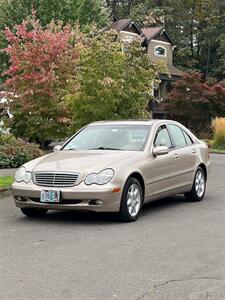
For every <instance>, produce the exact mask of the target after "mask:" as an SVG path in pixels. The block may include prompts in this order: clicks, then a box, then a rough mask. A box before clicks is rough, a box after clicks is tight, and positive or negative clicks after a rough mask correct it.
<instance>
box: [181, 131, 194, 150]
mask: <svg viewBox="0 0 225 300" xmlns="http://www.w3.org/2000/svg"><path fill="white" fill-rule="evenodd" d="M183 134H184V136H185V140H186V142H187V145H188V146H190V145H193V144H194V142H193V140H192V139H191V138H190V136H189V135H188V134H187V133H186V132H185V131H183Z"/></svg>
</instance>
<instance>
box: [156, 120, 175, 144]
mask: <svg viewBox="0 0 225 300" xmlns="http://www.w3.org/2000/svg"><path fill="white" fill-rule="evenodd" d="M154 146H155V147H157V146H166V147H168V148H169V149H171V148H172V143H171V139H170V136H169V133H168V131H167V129H166V126H165V125H163V126H160V127H159V128H158V130H157V133H156V136H155V141H154Z"/></svg>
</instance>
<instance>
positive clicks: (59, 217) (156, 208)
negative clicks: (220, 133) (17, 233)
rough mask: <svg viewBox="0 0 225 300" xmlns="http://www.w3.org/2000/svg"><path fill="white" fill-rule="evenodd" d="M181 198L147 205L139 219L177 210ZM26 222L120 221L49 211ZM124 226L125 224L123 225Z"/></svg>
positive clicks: (107, 215) (100, 215) (101, 215)
mask: <svg viewBox="0 0 225 300" xmlns="http://www.w3.org/2000/svg"><path fill="white" fill-rule="evenodd" d="M185 202H186V201H185V200H184V197H183V196H176V197H170V198H164V199H160V200H156V201H153V202H150V203H147V204H145V205H144V206H143V210H142V213H141V215H140V217H139V218H140V219H141V218H143V217H147V216H149V215H150V214H154V215H156V214H157V215H160V214H161V212H162V211H164V210H165V209H169V208H177V207H179V206H181V205H182V206H183V205H185ZM23 220H26V221H27V222H45V223H46V222H47V223H52V222H57V223H59V222H60V223H65V224H67V223H70V224H72V223H73V224H76V223H77V224H86V225H87V224H98V223H99V224H106V225H107V224H108V225H110V224H121V223H123V222H121V220H120V219H119V218H118V216H117V214H116V213H102V212H101V213H97V212H88V211H49V212H48V213H47V214H46V215H45V216H44V217H38V218H27V217H25V219H23ZM124 224H126V223H124Z"/></svg>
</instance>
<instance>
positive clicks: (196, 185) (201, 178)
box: [184, 167, 206, 202]
mask: <svg viewBox="0 0 225 300" xmlns="http://www.w3.org/2000/svg"><path fill="white" fill-rule="evenodd" d="M205 190H206V174H205V171H204V170H203V169H202V168H201V167H199V168H198V170H197V172H196V174H195V178H194V182H193V186H192V189H191V191H190V192H189V193H186V194H184V195H185V198H186V199H187V200H188V201H191V202H198V201H201V200H202V199H203V198H204V195H205Z"/></svg>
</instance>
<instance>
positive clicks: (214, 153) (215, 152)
mask: <svg viewBox="0 0 225 300" xmlns="http://www.w3.org/2000/svg"><path fill="white" fill-rule="evenodd" d="M210 154H223V155H224V154H225V153H223V152H214V151H213V152H210Z"/></svg>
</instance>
